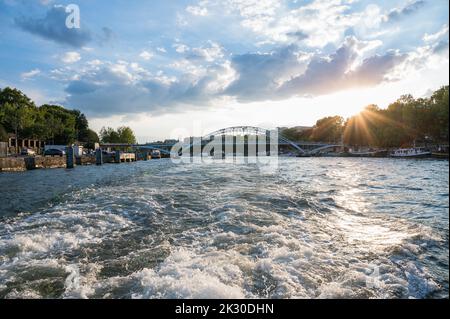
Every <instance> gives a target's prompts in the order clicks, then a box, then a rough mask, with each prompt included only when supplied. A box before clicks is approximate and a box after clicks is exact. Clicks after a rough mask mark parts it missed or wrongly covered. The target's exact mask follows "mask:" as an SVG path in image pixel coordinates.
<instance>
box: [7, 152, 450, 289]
mask: <svg viewBox="0 0 450 319" xmlns="http://www.w3.org/2000/svg"><path fill="white" fill-rule="evenodd" d="M448 173H449V164H448V161H439V160H403V159H385V158H381V159H361V158H280V160H279V166H278V168H277V169H276V170H275V171H273V172H271V173H265V174H262V173H261V171H260V169H259V168H258V167H257V166H256V165H252V164H248V165H232V164H229V163H222V162H219V161H214V162H213V163H210V164H175V163H172V162H171V161H170V160H168V159H163V160H154V161H147V162H137V163H127V164H117V165H115V164H108V165H103V166H101V167H96V166H85V167H76V168H75V169H73V170H65V169H49V170H35V171H28V172H23V173H0V194H1V195H0V196H1V200H0V298H448V296H449V292H448V291H449V290H448V280H449V278H448V276H449V273H448V271H449V223H448V218H449V178H448Z"/></svg>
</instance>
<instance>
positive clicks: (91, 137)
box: [80, 129, 100, 149]
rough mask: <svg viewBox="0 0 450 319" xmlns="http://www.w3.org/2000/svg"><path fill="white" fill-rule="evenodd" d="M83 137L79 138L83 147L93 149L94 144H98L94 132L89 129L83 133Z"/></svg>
mask: <svg viewBox="0 0 450 319" xmlns="http://www.w3.org/2000/svg"><path fill="white" fill-rule="evenodd" d="M82 134H83V135H82V136H80V140H81V141H83V144H84V147H86V148H90V149H94V148H95V143H98V142H99V141H100V140H99V138H98V135H97V133H96V132H94V131H93V130H91V129H87V130H85V131H83V133H82Z"/></svg>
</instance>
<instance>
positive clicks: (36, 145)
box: [8, 134, 45, 155]
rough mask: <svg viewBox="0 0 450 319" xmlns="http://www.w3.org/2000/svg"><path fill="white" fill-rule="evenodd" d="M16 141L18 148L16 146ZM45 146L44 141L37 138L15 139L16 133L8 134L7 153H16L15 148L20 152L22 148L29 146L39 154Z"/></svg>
mask: <svg viewBox="0 0 450 319" xmlns="http://www.w3.org/2000/svg"><path fill="white" fill-rule="evenodd" d="M16 143H17V146H18V148H17V147H16ZM44 146H45V142H44V141H41V140H37V139H29V138H20V136H19V140H18V141H17V138H16V135H14V134H8V154H13V155H14V154H16V150H18V152H19V153H20V151H21V150H22V149H23V148H29V149H32V150H33V151H35V152H36V154H41V153H42V151H43V149H44Z"/></svg>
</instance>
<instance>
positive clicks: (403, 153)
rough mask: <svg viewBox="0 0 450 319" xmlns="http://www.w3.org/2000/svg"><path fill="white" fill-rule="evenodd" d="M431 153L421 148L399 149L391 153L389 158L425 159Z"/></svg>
mask: <svg viewBox="0 0 450 319" xmlns="http://www.w3.org/2000/svg"><path fill="white" fill-rule="evenodd" d="M430 155H431V152H430V151H429V150H427V149H425V148H423V147H413V148H399V149H396V150H394V151H392V152H391V153H390V154H389V156H390V157H427V156H430Z"/></svg>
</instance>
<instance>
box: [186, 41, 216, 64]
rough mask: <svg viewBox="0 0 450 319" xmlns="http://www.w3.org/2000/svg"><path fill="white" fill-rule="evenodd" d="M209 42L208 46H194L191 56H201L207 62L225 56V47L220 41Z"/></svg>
mask: <svg viewBox="0 0 450 319" xmlns="http://www.w3.org/2000/svg"><path fill="white" fill-rule="evenodd" d="M208 44H209V45H208V46H206V47H205V46H204V47H199V48H193V49H192V51H191V52H192V54H191V55H190V58H200V59H203V60H205V61H207V62H212V61H215V60H216V59H218V58H222V57H223V56H224V54H223V48H222V47H221V46H220V45H219V44H218V43H216V42H213V41H209V43H208Z"/></svg>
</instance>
